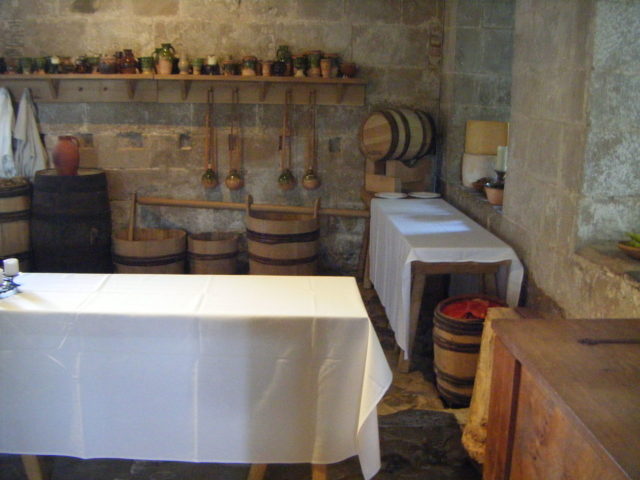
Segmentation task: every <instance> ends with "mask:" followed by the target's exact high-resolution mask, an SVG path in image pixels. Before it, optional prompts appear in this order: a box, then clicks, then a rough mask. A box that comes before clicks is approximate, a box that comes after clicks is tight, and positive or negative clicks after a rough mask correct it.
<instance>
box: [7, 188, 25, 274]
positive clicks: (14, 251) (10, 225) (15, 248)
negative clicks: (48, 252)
mask: <svg viewBox="0 0 640 480" xmlns="http://www.w3.org/2000/svg"><path fill="white" fill-rule="evenodd" d="M30 214H31V186H30V184H29V182H28V181H27V179H25V178H8V179H0V262H1V261H2V260H4V259H5V258H17V259H18V260H19V261H20V270H22V271H29V269H30V261H31V250H30V248H31V245H30V237H29V216H30Z"/></svg>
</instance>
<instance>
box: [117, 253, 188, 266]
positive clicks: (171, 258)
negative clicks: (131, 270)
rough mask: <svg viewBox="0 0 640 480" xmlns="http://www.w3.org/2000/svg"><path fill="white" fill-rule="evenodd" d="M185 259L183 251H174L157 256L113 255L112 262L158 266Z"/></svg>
mask: <svg viewBox="0 0 640 480" xmlns="http://www.w3.org/2000/svg"><path fill="white" fill-rule="evenodd" d="M184 259H185V253H184V252H181V253H174V254H171V255H162V256H159V257H128V256H124V255H115V254H114V255H113V263H118V264H120V265H128V266H130V267H159V266H160V265H169V264H171V263H177V262H180V261H183V260H184Z"/></svg>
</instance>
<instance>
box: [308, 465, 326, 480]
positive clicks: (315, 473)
mask: <svg viewBox="0 0 640 480" xmlns="http://www.w3.org/2000/svg"><path fill="white" fill-rule="evenodd" d="M311 480H327V466H326V465H320V464H318V463H312V464H311Z"/></svg>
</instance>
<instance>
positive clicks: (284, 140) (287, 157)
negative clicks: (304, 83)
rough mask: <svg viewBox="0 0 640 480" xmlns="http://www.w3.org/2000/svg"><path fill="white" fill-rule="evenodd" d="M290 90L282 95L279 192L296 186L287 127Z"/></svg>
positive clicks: (288, 128) (289, 131)
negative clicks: (282, 112) (282, 113)
mask: <svg viewBox="0 0 640 480" xmlns="http://www.w3.org/2000/svg"><path fill="white" fill-rule="evenodd" d="M290 103H291V90H287V91H286V92H285V94H284V115H283V120H282V135H281V136H280V153H281V155H280V176H279V177H278V186H279V187H280V189H281V190H285V191H286V190H291V189H292V188H293V187H295V186H296V178H295V177H294V176H293V173H291V136H290V135H291V130H290V125H289V104H290Z"/></svg>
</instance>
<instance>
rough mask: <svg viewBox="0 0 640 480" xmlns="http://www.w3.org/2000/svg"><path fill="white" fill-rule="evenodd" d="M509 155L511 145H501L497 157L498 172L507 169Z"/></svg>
mask: <svg viewBox="0 0 640 480" xmlns="http://www.w3.org/2000/svg"><path fill="white" fill-rule="evenodd" d="M508 156H509V147H504V146H499V147H498V155H497V157H496V170H497V171H498V172H506V171H507V157H508Z"/></svg>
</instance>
